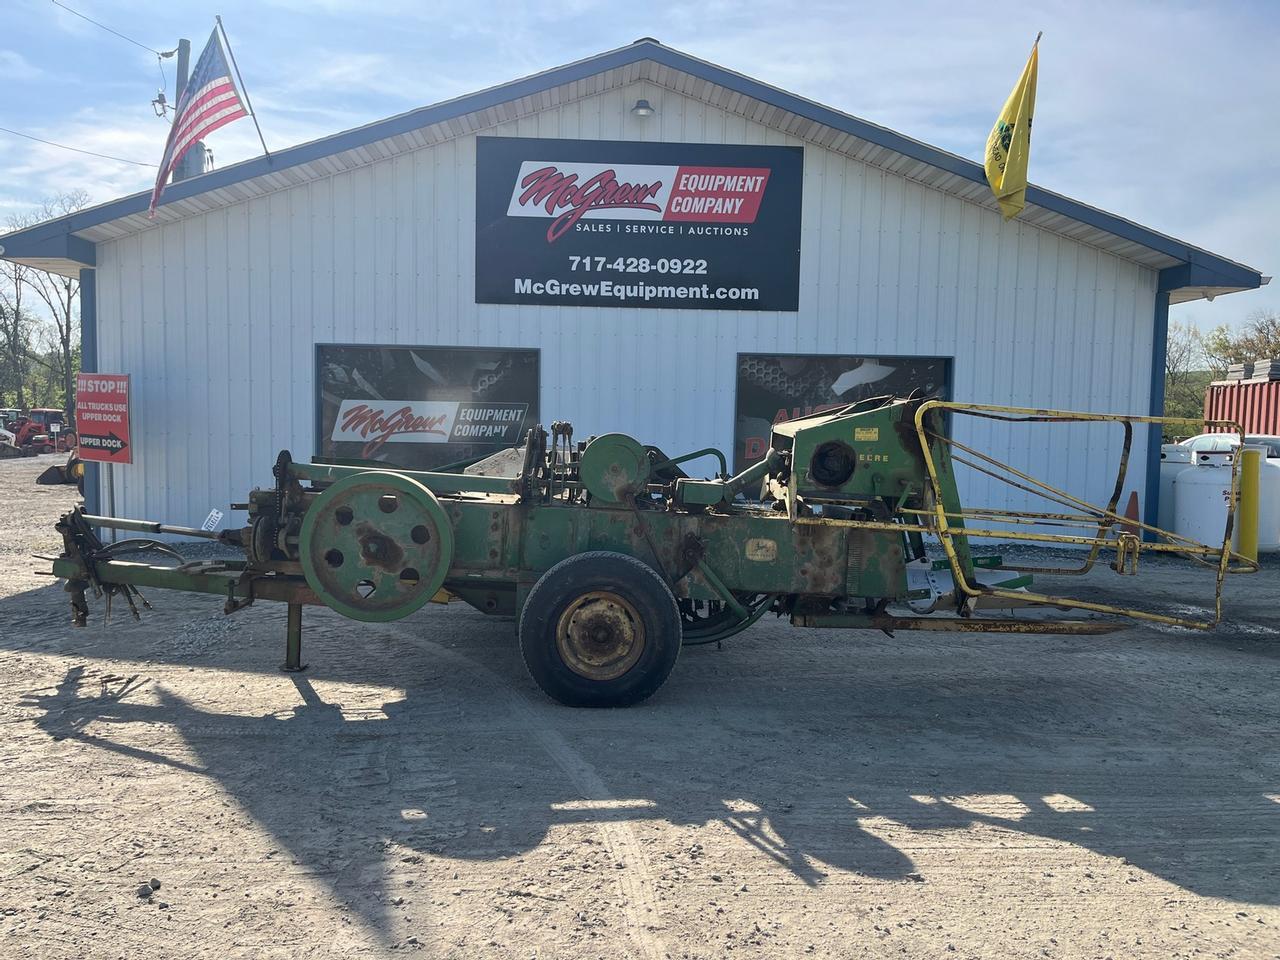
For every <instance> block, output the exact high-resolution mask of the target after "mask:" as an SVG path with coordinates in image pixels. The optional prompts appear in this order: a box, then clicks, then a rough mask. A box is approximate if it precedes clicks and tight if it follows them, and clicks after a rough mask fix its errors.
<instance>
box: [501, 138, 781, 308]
mask: <svg viewBox="0 0 1280 960" xmlns="http://www.w3.org/2000/svg"><path fill="white" fill-rule="evenodd" d="M803 177H804V151H803V150H802V149H801V148H800V147H759V146H738V145H723V144H697V143H634V142H629V141H608V140H535V139H528V138H523V137H480V138H479V139H478V140H477V141H476V302H477V303H539V304H560V305H565V306H574V307H662V308H669V309H670V308H677V309H696V310H796V309H797V308H798V305H799V297H800V191H801V183H802V181H803Z"/></svg>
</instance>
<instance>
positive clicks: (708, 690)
mask: <svg viewBox="0 0 1280 960" xmlns="http://www.w3.org/2000/svg"><path fill="white" fill-rule="evenodd" d="M55 460H56V458H54V457H42V458H39V459H38V460H35V461H7V462H0V491H3V494H4V496H3V501H4V507H3V509H2V510H0V723H2V724H3V726H2V729H3V734H0V914H2V915H0V956H4V957H14V958H18V957H41V958H53V957H57V958H64V957H65V958H71V957H104V958H117V957H119V958H130V960H132V958H135V957H146V958H165V957H209V958H217V960H223V958H228V957H236V958H240V957H244V958H254V960H262V958H277V957H279V958H284V957H288V958H296V957H382V956H398V955H400V954H401V953H402V952H413V951H420V952H421V955H423V956H428V957H457V958H474V957H515V958H531V957H542V958H560V957H599V958H608V960H617V958H628V957H642V958H662V957H673V958H685V957H689V958H695V957H696V958H709V957H729V956H733V957H739V956H742V957H759V958H776V957H798V956H806V955H808V956H817V957H882V956H883V957H951V956H957V957H1002V958H1004V957H1036V958H1040V957H1096V958H1106V957H1111V958H1115V960H1127V958H1133V957H1151V958H1168V957H1192V956H1196V957H1268V958H1270V957H1275V956H1276V955H1277V954H1280V908H1278V905H1280V612H1278V610H1277V599H1278V598H1280V567H1278V566H1276V565H1275V564H1271V565H1269V566H1268V567H1267V568H1266V569H1265V570H1264V572H1263V573H1262V574H1260V575H1257V576H1254V577H1252V578H1243V577H1240V578H1236V579H1235V580H1234V581H1233V582H1232V583H1231V584H1230V592H1229V594H1228V598H1227V602H1228V610H1229V612H1230V615H1231V617H1232V619H1233V622H1232V624H1231V625H1230V626H1229V627H1227V628H1225V629H1223V630H1221V631H1220V632H1219V633H1217V634H1215V635H1213V636H1212V637H1202V636H1196V635H1189V634H1185V633H1180V632H1176V631H1156V630H1151V629H1147V628H1137V629H1132V630H1128V631H1125V632H1123V633H1119V634H1116V635H1113V636H1110V637H1103V638H1074V639H1073V638H1052V637H1050V638H1036V637H998V636H991V637H980V636H961V635H956V636H950V635H946V634H940V635H934V636H929V635H923V634H921V635H913V634H909V633H901V634H899V635H898V636H897V637H896V638H892V639H891V638H889V637H886V636H884V635H882V634H878V633H851V634H841V633H838V632H835V631H818V630H808V631H806V630H798V629H794V628H791V627H789V626H787V625H786V624H784V623H762V624H760V625H758V626H757V627H755V628H753V629H752V630H750V631H749V632H748V633H747V634H745V635H743V636H741V637H739V638H736V639H735V640H732V641H730V642H729V643H727V644H726V645H725V648H724V649H723V650H717V649H715V648H692V649H687V650H686V651H685V652H684V654H683V655H682V657H681V661H680V663H679V664H678V665H677V667H676V670H675V673H674V674H673V676H672V679H671V680H670V682H668V684H667V685H666V687H664V688H663V690H662V691H661V692H660V693H659V694H658V695H657V696H656V697H655V698H653V700H651V701H650V702H648V703H647V704H645V705H643V706H641V707H639V708H635V709H630V710H622V711H573V710H568V709H565V708H562V707H558V706H556V705H554V704H552V703H550V702H549V701H547V700H546V699H545V698H544V697H543V696H542V695H541V693H540V692H539V691H538V690H537V688H536V687H534V685H533V684H532V682H531V681H530V680H529V679H528V677H527V676H526V675H525V672H524V669H523V666H522V664H521V662H520V656H519V652H518V650H517V649H516V647H515V644H514V638H513V634H512V627H511V625H510V624H509V623H503V622H495V621H493V620H489V619H486V618H484V617H482V616H481V615H479V614H476V613H472V612H470V611H469V610H467V609H465V608H458V607H449V608H447V609H442V608H434V607H433V608H431V609H428V610H425V611H423V612H421V613H419V614H417V615H415V616H413V617H411V618H409V619H408V620H406V621H401V622H399V623H397V624H392V625H386V626H378V625H365V624H355V623H353V622H351V621H347V620H343V619H341V618H339V617H337V616H336V615H331V614H329V613H327V612H315V611H312V610H310V609H309V610H308V611H307V615H306V622H305V629H306V640H305V645H304V654H305V657H304V658H305V659H306V660H307V661H309V662H310V664H311V666H310V669H309V670H307V672H306V673H304V674H301V675H287V674H284V673H281V672H279V671H278V670H277V665H278V664H279V662H280V660H281V658H282V655H283V628H284V612H283V609H282V608H274V607H271V606H266V605H263V606H258V607H253V608H251V609H249V610H246V611H244V612H243V613H240V614H237V615H236V616H235V617H233V618H231V619H224V618H223V617H222V616H221V614H220V612H219V606H220V605H219V603H218V602H217V601H216V600H215V599H213V598H199V597H194V598H189V597H184V596H180V595H167V594H155V595H153V596H151V597H150V599H151V600H152V601H153V602H154V603H155V605H156V610H155V611H154V612H153V613H151V614H149V615H147V616H146V619H145V620H144V622H143V623H142V624H133V623H131V622H129V621H128V619H127V615H126V614H124V612H123V611H121V610H117V611H116V621H115V622H114V623H113V624H112V625H111V626H109V627H104V626H102V624H101V610H100V609H97V610H95V616H94V622H93V625H92V626H90V627H88V628H86V629H83V630H74V629H73V628H71V627H70V626H69V625H68V618H67V611H66V603H65V594H63V593H62V591H61V590H60V588H59V587H58V586H57V585H52V584H51V583H50V581H49V580H48V579H47V578H42V577H39V576H37V575H36V574H35V569H36V568H37V567H38V566H40V564H39V562H38V561H33V560H32V559H31V556H30V555H31V554H32V553H33V552H37V553H38V552H50V553H51V552H54V551H55V550H56V547H57V542H56V539H55V537H54V535H53V530H52V523H53V520H54V519H55V517H56V515H57V513H58V512H59V511H60V510H62V509H65V508H66V507H68V506H69V505H70V504H71V503H72V502H73V498H74V491H73V488H63V487H44V488H41V487H35V486H34V485H33V484H32V480H33V478H34V476H35V475H36V474H37V473H38V472H39V471H40V470H42V469H43V468H44V467H45V466H47V465H48V463H50V462H54V461H55ZM1153 573H1154V575H1153V577H1152V578H1151V579H1148V580H1142V581H1138V582H1139V583H1141V584H1143V589H1144V590H1145V591H1146V592H1147V593H1148V596H1149V598H1150V597H1163V598H1164V599H1166V600H1168V601H1170V602H1178V603H1183V604H1186V603H1190V602H1191V601H1189V600H1188V599H1187V597H1188V587H1187V585H1188V583H1189V582H1190V581H1189V579H1188V578H1189V575H1190V571H1189V570H1188V569H1185V568H1182V567H1176V566H1170V565H1165V566H1164V567H1161V568H1159V569H1157V570H1155V571H1153ZM1126 587H1127V588H1129V589H1132V581H1118V578H1116V577H1114V575H1111V574H1106V575H1105V576H1104V577H1103V578H1101V579H1099V581H1098V584H1097V589H1098V590H1099V591H1100V592H1101V591H1104V590H1119V589H1121V588H1126ZM152 878H155V879H156V880H158V881H159V883H160V886H159V888H158V889H157V890H155V891H154V892H153V893H152V894H151V895H150V896H149V897H147V898H143V897H141V896H139V893H138V888H139V885H140V884H143V883H146V882H147V881H149V880H150V879H152Z"/></svg>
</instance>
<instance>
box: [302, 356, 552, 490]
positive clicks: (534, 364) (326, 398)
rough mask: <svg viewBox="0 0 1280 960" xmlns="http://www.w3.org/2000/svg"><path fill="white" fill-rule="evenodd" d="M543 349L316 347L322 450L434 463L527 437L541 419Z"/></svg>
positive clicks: (414, 465)
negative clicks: (539, 355) (539, 391)
mask: <svg viewBox="0 0 1280 960" xmlns="http://www.w3.org/2000/svg"><path fill="white" fill-rule="evenodd" d="M538 373H539V371H538V351H537V350H511V349H495V348H487V347H485V348H475V349H473V348H468V347H374V346H359V345H343V344H320V345H319V346H317V347H316V383H317V385H318V387H317V389H318V396H317V404H316V415H317V426H316V434H317V443H316V454H317V459H320V460H373V461H378V462H382V463H387V464H391V465H394V466H398V467H405V468H409V469H430V468H432V467H438V466H442V465H444V464H447V463H454V462H456V461H458V460H465V459H470V458H473V457H482V456H485V455H487V454H489V453H492V452H493V451H495V450H499V449H501V448H503V447H512V446H517V445H519V444H520V443H521V441H522V440H523V439H524V435H525V433H526V432H527V431H528V430H529V428H530V427H532V426H533V425H534V424H536V423H537V422H538V388H539V377H538Z"/></svg>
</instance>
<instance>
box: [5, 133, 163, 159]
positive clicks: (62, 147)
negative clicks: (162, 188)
mask: <svg viewBox="0 0 1280 960" xmlns="http://www.w3.org/2000/svg"><path fill="white" fill-rule="evenodd" d="M0 133H11V134H13V135H14V136H15V137H25V138H26V139H27V140H34V141H35V142H36V143H43V144H47V145H48V146H51V147H57V148H59V149H60V150H71V151H73V152H75V153H84V154H88V155H89V156H91V157H100V158H101V159H103V160H115V161H116V162H118V163H132V164H133V165H134V166H136V167H151V168H152V169H155V167H156V166H157V165H156V164H154V163H143V162H142V161H141V160H126V159H125V158H124V157H113V156H110V155H109V154H106V153H94V152H93V151H92V150H81V149H80V148H79V147H68V146H67V145H66V144H65V143H54V142H53V141H52V140H42V139H40V138H39V137H33V136H32V135H31V134H29V133H21V132H19V131H17V130H10V129H9V128H8V127H0Z"/></svg>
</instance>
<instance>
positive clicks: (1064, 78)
mask: <svg viewBox="0 0 1280 960" xmlns="http://www.w3.org/2000/svg"><path fill="white" fill-rule="evenodd" d="M65 2H66V3H67V5H68V6H71V7H73V8H74V9H77V10H79V11H81V12H83V13H85V14H86V15H88V16H91V17H93V18H94V19H97V20H100V21H102V22H103V23H105V24H108V25H109V26H111V27H113V28H114V29H116V30H119V31H120V32H122V33H125V34H127V35H129V36H131V37H134V38H136V39H137V40H139V41H141V42H142V43H144V44H146V45H147V46H149V47H154V48H156V49H159V50H165V49H170V48H172V47H173V46H175V45H176V40H177V38H178V37H180V36H185V37H188V38H190V39H191V40H192V42H193V46H194V47H195V48H196V52H197V53H198V51H199V48H200V47H201V46H202V45H203V43H204V41H205V39H206V38H207V37H208V34H209V32H210V30H211V29H212V26H213V17H214V14H215V13H220V14H221V15H222V18H223V21H224V23H225V24H226V27H227V31H228V33H229V35H230V37H231V41H232V43H233V45H234V49H235V52H236V56H237V58H238V60H239V62H240V68H241V71H242V73H243V74H244V79H245V84H246V86H247V87H248V90H249V94H250V97H251V98H252V100H253V102H254V106H255V107H256V108H257V111H258V115H259V119H260V122H261V124H262V127H263V131H264V133H265V136H266V140H267V144H268V145H269V146H270V147H272V148H278V147H284V146H288V145H290V144H294V143H299V142H303V141H306V140H310V139H314V138H315V137H319V136H324V135H326V134H330V133H334V132H336V131H338V130H342V129H346V128H348V127H352V126H356V125H358V124H361V123H366V122H368V121H371V120H376V119H378V118H380V117H385V116H389V115H391V114H395V113H399V112H402V111H404V110H407V109H410V108H413V107H417V106H421V105H423V104H427V103H433V102H435V101H438V100H443V99H448V98H449V97H453V96H457V95H459V94H463V93H468V92H470V91H473V90H476V89H479V88H482V87H485V86H490V85H492V84H495V83H500V82H503V81H506V80H510V79H513V78H515V77H518V76H523V75H526V74H529V73H534V72H537V71H539V70H542V69H545V68H547V67H552V66H556V65H558V64H561V63H566V62H569V61H571V60H575V59H579V58H581V57H584V56H589V55H591V54H593V53H598V52H600V51H602V50H606V49H610V48H613V47H616V46H621V45H623V44H625V43H629V42H630V41H632V40H634V39H636V38H638V37H641V36H652V37H656V38H657V39H659V40H661V41H662V42H664V43H667V44H669V45H671V46H674V47H678V48H680V49H682V50H685V51H686V52H688V53H691V54H694V55H695V56H700V57H703V58H705V59H708V60H712V61H715V62H717V63H719V64H722V65H724V66H726V67H729V68H732V69H736V70H740V71H742V72H744V73H747V74H750V75H752V76H755V77H757V78H759V79H761V80H764V81H766V82H768V83H772V84H775V85H777V86H780V87H783V88H785V89H788V90H791V91H793V92H795V93H799V94H801V95H803V96H807V97H811V98H813V99H815V100H819V101H821V102H823V103H827V104H830V105H831V106H834V107H837V108H839V109H842V110H846V111H848V112H850V113H853V114H856V115H857V116H860V117H864V118H866V119H868V120H872V121H875V122H877V123H881V124H884V125H886V126H889V127H892V128H894V129H896V130H899V131H901V132H903V133H906V134H908V135H910V136H913V137H916V138H918V139H921V140H925V141H927V142H929V143H933V144H936V145H938V146H940V147H943V148H945V149H948V150H952V151H954V152H956V153H959V154H962V155H964V156H967V157H970V158H973V159H979V158H980V157H981V155H982V147H983V144H984V142H985V140H986V134H987V131H988V130H989V129H990V126H991V122H992V120H993V119H994V116H995V113H996V111H997V110H998V109H999V107H1000V105H1001V104H1002V103H1003V101H1004V98H1005V96H1006V95H1007V94H1008V92H1009V89H1010V87H1011V86H1012V85H1013V82H1014V80H1015V79H1016V77H1017V74H1018V72H1019V70H1020V69H1021V67H1022V64H1023V62H1024V61H1025V59H1026V55H1027V52H1028V50H1029V48H1030V44H1031V41H1032V40H1033V39H1034V37H1035V33H1036V31H1037V30H1043V31H1044V34H1045V35H1044V39H1043V41H1042V42H1041V54H1040V84H1039V97H1038V103H1037V109H1036V140H1035V144H1034V147H1033V150H1032V157H1031V178H1032V180H1033V181H1034V182H1036V183H1039V184H1042V185H1043V186H1045V187H1048V188H1050V189H1053V190H1057V191H1060V192H1062V193H1065V194H1067V195H1069V196H1072V197H1075V198H1077V199H1080V200H1083V201H1085V202H1087V203H1090V204H1094V205H1096V206H1100V207H1102V208H1104V209H1106V210H1110V211H1112V212H1114V213H1118V214H1120V215H1122V216H1125V217H1128V218H1130V219H1133V220H1136V221H1138V222H1140V223H1142V224H1145V225H1147V226H1150V227H1154V228H1156V229H1159V230H1162V231H1164V232H1167V233H1171V234H1173V235H1174V236H1176V237H1179V238H1181V239H1184V240H1187V241H1190V242H1191V243H1195V244H1197V245H1199V246H1203V247H1207V248H1208V249H1210V250H1212V251H1214V252H1215V253H1220V254H1223V255H1225V256H1228V257H1231V258H1233V259H1236V260H1239V261H1241V262H1244V263H1247V264H1249V265H1250V266H1253V267H1256V268H1258V269H1260V270H1261V271H1262V272H1263V273H1264V274H1270V273H1272V272H1274V271H1275V270H1276V267H1277V265H1278V264H1280V227H1278V226H1277V224H1280V177H1278V176H1277V173H1278V172H1280V124H1277V123H1276V122H1275V119H1274V116H1275V105H1276V104H1277V103H1280V65H1277V64H1278V63H1280V59H1278V58H1277V57H1276V53H1275V51H1276V50H1277V49H1280V3H1277V2H1275V0H1263V2H1235V3H1231V2H1220V3H1212V4H1207V3H1180V2H1168V0H1165V2H1126V0H1112V2H1104V3H1098V2H1090V0H1082V2H1074V3H1073V2H1058V3H1018V4H1009V5H1008V7H1009V12H1008V13H1007V14H1006V16H1005V18H1004V19H1003V20H1002V25H1001V28H1000V29H999V30H998V31H997V30H994V29H993V28H992V26H991V23H992V18H991V17H990V16H989V15H983V14H984V13H986V12H988V11H990V10H991V9H993V8H992V7H991V6H990V5H986V4H984V5H976V4H975V5H973V6H972V8H971V12H970V11H967V10H964V9H961V8H962V7H964V5H963V4H956V3H955V2H954V0H936V2H933V0H931V2H899V3H895V4H886V3H883V2H876V3H825V2H816V3H809V4H798V3H795V2H789V3H788V2H773V0H768V2H751V0H741V2H722V0H710V2H698V3H689V2H687V0H686V2H679V3H669V2H653V3H646V4H610V3H597V2H592V0H561V2H558V3H556V4H545V5H528V4H524V3H486V2H482V0H475V2H470V3H465V4H455V3H434V4H429V3H420V2H410V0H387V2H380V0H267V2H262V0H259V2H253V3H246V2H237V0H222V2H219V3H218V4H217V5H204V4H199V3H190V4H184V3H181V2H173V3H169V4H148V5H146V6H145V7H143V5H140V4H137V3H132V2H124V0H65ZM165 71H166V73H167V76H168V81H169V85H170V93H169V96H170V98H171V99H172V96H173V93H172V84H173V61H172V60H170V61H166V63H165ZM160 82H161V78H160V71H159V69H158V68H157V64H156V58H155V56H154V54H151V53H148V52H146V51H144V50H141V49H139V48H138V47H136V46H133V45H131V44H129V43H126V42H125V41H123V40H120V39H117V38H116V37H114V36H112V35H110V34H108V33H105V32H103V31H102V30H100V29H98V28H97V27H95V26H93V25H91V24H89V23H86V22H84V21H83V20H80V19H78V18H76V17H75V16H73V15H71V14H70V13H67V12H65V11H64V10H61V9H59V8H58V7H57V6H55V5H54V4H52V3H51V2H50V0H3V3H2V5H0V88H2V89H3V96H0V126H4V127H9V128H12V129H15V130H20V131H23V132H25V133H30V134H33V135H35V136H39V137H43V138H45V139H48V140H54V141H58V142H61V143H67V144H71V145H74V146H79V147H82V148H84V149H88V150H94V151H97V152H101V153H107V154H112V155H115V156H120V157H127V158H131V159H135V160H140V161H147V162H152V163H154V162H155V161H156V158H157V157H158V156H159V154H160V152H161V149H162V147H163V141H164V134H165V128H164V124H163V123H162V122H161V121H160V120H158V119H157V118H156V117H155V115H154V113H153V111H152V108H151V105H150V101H151V99H152V98H153V97H154V96H155V94H156V90H157V89H158V87H159V85H160ZM209 145H210V146H211V147H212V148H213V150H214V154H215V162H216V163H217V164H218V165H219V166H223V165H226V164H229V163H233V162H235V161H237V160H242V159H245V158H247V157H250V156H254V155H255V154H257V153H259V152H260V151H261V148H260V146H259V145H258V141H257V136H256V134H255V132H254V130H253V125H252V124H251V123H250V122H249V121H247V120H246V121H240V122H238V123H235V124H232V125H230V126H228V127H225V128H223V129H222V130H220V131H218V132H217V133H215V134H214V135H213V137H212V138H211V139H210V144H209ZM153 177H154V172H153V171H149V170H148V169H147V168H145V167H140V166H131V165H129V164H124V163H113V162H109V161H104V160H98V159H95V158H92V157H86V156H82V155H79V154H75V153H70V152H66V151H62V150H57V149H54V148H52V147H46V146H43V145H40V144H36V143H32V142H30V141H26V140H22V139H18V138H15V137H12V136H9V135H7V134H3V133H0V223H2V222H3V220H4V218H6V217H7V216H9V215H10V214H15V213H17V214H21V213H23V212H26V211H29V210H30V209H31V208H33V207H34V206H35V205H36V204H37V203H38V202H39V200H40V199H41V198H43V197H45V196H48V195H50V194H53V193H57V192H59V191H61V190H65V189H68V188H71V187H83V188H84V189H86V190H88V191H89V193H90V195H91V196H92V198H93V199H94V201H101V200H108V199H111V198H112V197H116V196H120V195H122V194H125V193H131V192H134V191H137V190H141V189H145V188H147V187H149V186H150V183H151V180H152V178H153ZM0 232H2V231H0ZM1259 309H1270V310H1280V281H1278V282H1277V283H1276V284H1275V285H1274V286H1273V287H1272V288H1271V289H1264V290H1262V291H1258V292H1251V293H1243V294H1235V295H1232V296H1228V297H1221V298H1219V299H1217V300H1216V301H1214V302H1213V303H1212V304H1209V303H1205V302H1199V303H1195V304H1190V305H1187V306H1184V307H1177V308H1175V309H1174V317H1175V319H1182V320H1189V321H1191V322H1194V323H1196V324H1198V325H1199V326H1201V327H1209V326H1213V325H1215V324H1218V323H1224V322H1226V323H1230V322H1237V321H1239V320H1241V319H1243V318H1244V317H1246V316H1247V315H1248V314H1249V313H1251V312H1253V311H1255V310H1259Z"/></svg>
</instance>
